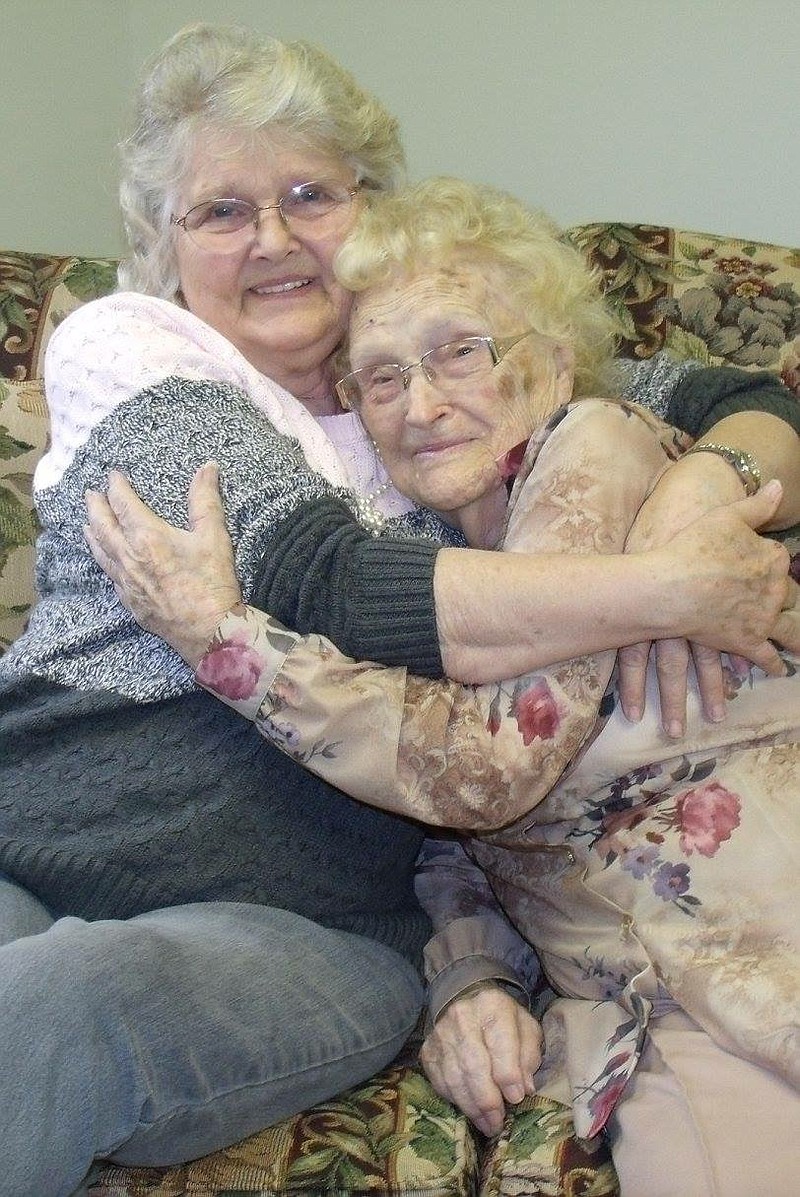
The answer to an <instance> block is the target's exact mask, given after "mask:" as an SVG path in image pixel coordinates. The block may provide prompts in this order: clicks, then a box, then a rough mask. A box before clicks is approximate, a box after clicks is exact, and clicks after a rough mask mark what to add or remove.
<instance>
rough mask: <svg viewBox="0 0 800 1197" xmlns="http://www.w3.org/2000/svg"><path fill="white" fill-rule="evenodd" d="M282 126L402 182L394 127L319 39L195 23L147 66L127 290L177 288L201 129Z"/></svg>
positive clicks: (124, 160)
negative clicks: (181, 219)
mask: <svg viewBox="0 0 800 1197" xmlns="http://www.w3.org/2000/svg"><path fill="white" fill-rule="evenodd" d="M208 129H222V130H225V131H229V132H230V131H232V132H234V133H236V134H241V135H242V145H243V148H244V147H246V146H247V144H248V138H249V137H251V136H252V135H253V134H254V133H257V132H261V131H267V132H275V133H277V134H279V135H281V136H282V137H288V138H289V140H290V144H291V143H295V142H296V144H297V146H298V147H302V148H306V149H307V148H309V147H311V148H314V149H319V150H320V151H322V152H324V153H329V154H333V155H336V156H340V157H341V158H342V160H343V162H345V163H346V164H347V165H348V167H350V168H351V169H352V170H353V171H354V172H355V175H356V178H357V179H358V181H359V182H362V183H365V184H366V185H367V186H369V187H370V188H374V189H377V190H388V189H392V188H394V187H396V186H398V185H399V184H400V183H401V182H402V181H403V179H404V177H405V158H404V153H403V148H402V145H401V142H400V136H399V129H398V123H397V121H396V120H395V118H394V117H393V116H391V115H390V114H389V113H388V112H387V111H386V109H385V108H384V107H383V105H382V104H381V103H380V102H379V101H378V100H376V99H375V98H374V97H373V96H371V95H369V94H368V93H367V92H365V91H364V90H363V89H362V88H361V87H359V86H358V84H357V83H356V81H355V79H354V78H353V77H352V75H351V74H350V73H349V72H348V71H346V70H345V69H344V68H343V67H341V66H339V64H338V63H337V62H335V61H334V59H332V58H330V57H329V56H328V55H327V54H325V53H324V52H323V51H322V50H320V49H318V48H317V47H316V46H313V45H310V44H309V43H306V42H282V41H278V40H277V39H275V38H270V37H263V36H261V35H259V34H257V33H253V32H251V31H249V30H246V29H241V28H238V27H235V26H230V27H229V26H218V25H209V24H197V25H190V26H187V28H185V29H182V30H181V31H180V32H179V33H177V34H176V35H175V36H174V37H173V38H171V39H170V41H168V42H167V43H166V45H165V46H163V47H162V49H161V50H159V51H158V53H157V54H156V55H155V56H154V57H153V58H152V59H151V60H150V62H149V63H148V64H147V66H146V68H145V73H144V75H143V78H142V81H141V84H140V86H139V89H138V93H137V95H136V98H135V110H134V130H133V132H132V133H131V135H130V136H129V137H128V138H126V140H124V141H123V142H122V143H121V145H120V155H121V164H122V171H121V182H120V203H121V206H122V216H123V221H124V225H125V231H126V234H127V238H128V243H129V247H130V249H129V254H128V257H127V259H126V260H125V261H124V262H123V263H122V265H121V266H120V270H119V282H120V286H122V287H123V288H127V289H129V290H134V291H143V292H145V293H147V294H149V295H158V296H161V297H162V298H164V299H175V298H176V297H177V295H178V291H179V280H178V268H177V261H176V255H175V249H174V230H173V229H172V227H171V225H170V219H171V217H172V216H174V215H176V213H175V212H174V203H175V199H176V195H177V193H178V190H179V188H180V186H181V184H182V182H183V181H184V180H185V178H186V172H187V170H188V166H189V162H190V158H191V154H192V151H193V148H194V145H195V144H196V139H197V138H198V136H202V135H203V133H204V132H205V131H206V130H208Z"/></svg>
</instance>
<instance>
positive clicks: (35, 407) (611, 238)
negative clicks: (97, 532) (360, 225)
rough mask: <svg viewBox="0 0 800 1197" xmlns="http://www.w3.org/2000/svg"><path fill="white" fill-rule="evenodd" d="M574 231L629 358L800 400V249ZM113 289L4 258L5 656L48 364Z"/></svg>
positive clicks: (24, 586)
mask: <svg viewBox="0 0 800 1197" xmlns="http://www.w3.org/2000/svg"><path fill="white" fill-rule="evenodd" d="M570 236H571V237H572V239H573V240H574V242H575V243H576V244H577V245H578V246H579V247H580V248H581V249H583V250H584V251H585V252H586V254H587V255H588V256H589V258H590V259H591V260H592V261H593V262H594V263H595V264H596V265H597V266H598V268H599V269H600V270H601V271H602V273H603V278H604V284H605V288H606V293H607V295H608V298H609V301H610V302H611V303H612V305H613V306H614V308H615V309H616V311H617V312H618V314H619V316H620V318H621V320H622V323H623V327H624V329H625V338H626V339H625V342H624V344H623V352H624V353H626V354H628V355H629V356H634V357H649V356H651V355H652V354H653V353H655V352H656V351H657V350H659V349H662V348H667V349H669V350H671V351H672V352H673V353H674V354H675V355H676V356H677V357H678V358H681V359H683V358H687V357H692V358H697V359H699V360H701V361H703V362H705V363H708V364H718V363H729V364H731V365H736V366H743V367H745V368H748V369H768V370H774V371H775V372H776V373H778V374H780V375H781V377H782V378H783V380H784V382H785V383H786V384H787V386H789V387H790V388H791V389H792V390H794V391H795V393H796V394H797V395H798V398H800V249H793V248H785V247H781V246H775V245H768V244H765V243H762V242H755V241H737V240H731V239H724V238H720V237H715V236H712V235H710V234H704V233H692V232H682V231H678V230H676V229H668V228H655V227H652V226H650V225H632V224H618V223H606V224H590V225H582V226H580V227H578V228H575V229H572V230H571V232H570ZM115 283H116V264H115V263H114V262H112V261H109V260H107V259H94V258H76V257H57V256H54V255H51V254H31V253H22V252H6V253H0V651H2V649H3V648H4V647H5V646H7V645H8V644H9V643H10V641H11V640H12V639H13V638H14V637H15V636H17V635H18V634H19V632H20V631H21V629H22V627H23V625H24V621H25V618H26V615H27V612H28V609H29V607H30V604H31V602H32V600H33V551H34V550H33V545H34V540H35V536H36V522H35V517H34V515H33V503H32V498H31V483H32V474H33V470H34V467H35V465H36V462H37V461H38V459H39V457H40V455H41V453H42V452H43V450H44V448H45V445H46V442H47V427H48V424H47V410H46V407H45V403H44V399H43V397H42V386H41V378H42V368H43V359H44V351H45V348H46V346H47V341H48V339H49V337H50V334H51V333H52V331H53V329H54V328H55V327H56V325H57V324H58V323H59V322H60V321H61V320H63V319H64V317H65V316H66V315H68V313H69V312H70V311H72V310H73V309H74V308H76V307H78V306H79V305H80V304H81V303H85V302H86V301H87V300H89V299H94V298H96V297H98V296H100V295H105V294H107V293H108V292H109V291H111V290H113V288H114V286H115Z"/></svg>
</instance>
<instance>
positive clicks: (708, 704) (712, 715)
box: [691, 644, 727, 723]
mask: <svg viewBox="0 0 800 1197" xmlns="http://www.w3.org/2000/svg"><path fill="white" fill-rule="evenodd" d="M691 649H692V658H693V660H694V671H695V675H696V677H697V687H698V690H699V691H700V701H701V703H702V704H703V713H704V714H705V717H706V719H709V720H710V721H711V722H712V723H721V722H722V720H723V719H724V718H725V715H726V702H727V700H726V698H725V673H724V671H723V668H722V657H721V656H720V654H719V653H718V652H717V650H716V649H715V648H706V647H705V645H703V644H692V646H691Z"/></svg>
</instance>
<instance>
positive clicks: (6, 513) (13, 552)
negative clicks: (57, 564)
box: [0, 379, 47, 652]
mask: <svg viewBox="0 0 800 1197" xmlns="http://www.w3.org/2000/svg"><path fill="white" fill-rule="evenodd" d="M46 443H47V407H46V405H45V401H44V395H43V394H42V383H41V381H40V380H38V379H34V380H33V381H30V382H4V381H3V380H2V379H0V652H2V650H3V649H5V648H7V647H8V645H9V644H10V643H11V641H12V640H14V639H15V638H16V637H17V636H18V635H19V634H20V632H21V631H22V629H23V627H24V623H25V618H26V616H27V613H28V609H29V608H30V605H31V603H32V602H33V551H34V550H33V542H34V538H35V536H36V530H37V523H36V517H35V515H34V514H33V499H32V497H31V484H32V481H33V478H32V475H33V470H34V467H35V465H36V462H37V461H38V460H39V457H40V456H41V454H42V453H43V451H44V449H45V446H46Z"/></svg>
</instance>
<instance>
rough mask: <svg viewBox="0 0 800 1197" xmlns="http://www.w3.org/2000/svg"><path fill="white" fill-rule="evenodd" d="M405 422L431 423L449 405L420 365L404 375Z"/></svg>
mask: <svg viewBox="0 0 800 1197" xmlns="http://www.w3.org/2000/svg"><path fill="white" fill-rule="evenodd" d="M405 399H406V422H407V423H409V424H417V425H424V424H431V423H433V421H434V420H438V419H439V418H440V416H442V415H444V413H445V412H446V411H447V409H448V407H449V406H450V404H449V402H448V400H447V396H446V395H445V394H444V392H443V391H442V390H441V389H440V388H439V386H437V384H436V381H435V380H433V381H431V379H429V378H428V375H427V374H426V372H425V370H424V369H423V368H422V366H417V367H416V368H415V369H413V370H411V371H410V372H409V373H408V374H407V375H406V395H405Z"/></svg>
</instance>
